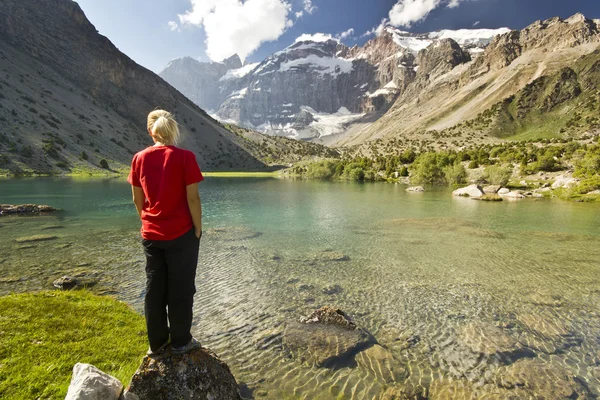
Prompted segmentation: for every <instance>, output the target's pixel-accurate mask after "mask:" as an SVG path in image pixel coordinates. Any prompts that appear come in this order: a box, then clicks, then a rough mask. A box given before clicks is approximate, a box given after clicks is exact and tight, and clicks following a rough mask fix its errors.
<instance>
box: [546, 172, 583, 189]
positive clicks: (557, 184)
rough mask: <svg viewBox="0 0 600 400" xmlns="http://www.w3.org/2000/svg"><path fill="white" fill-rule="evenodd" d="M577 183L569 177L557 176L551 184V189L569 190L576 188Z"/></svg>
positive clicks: (577, 180) (575, 179)
mask: <svg viewBox="0 0 600 400" xmlns="http://www.w3.org/2000/svg"><path fill="white" fill-rule="evenodd" d="M578 183H579V179H577V178H573V177H570V176H562V175H561V176H558V177H556V180H555V181H554V183H553V184H552V189H560V188H565V189H569V188H572V187H574V186H576V185H577V184H578Z"/></svg>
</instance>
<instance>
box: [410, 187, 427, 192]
mask: <svg viewBox="0 0 600 400" xmlns="http://www.w3.org/2000/svg"><path fill="white" fill-rule="evenodd" d="M406 191H407V192H413V193H420V192H424V191H425V189H424V188H423V186H413V187H409V188H408V189H406Z"/></svg>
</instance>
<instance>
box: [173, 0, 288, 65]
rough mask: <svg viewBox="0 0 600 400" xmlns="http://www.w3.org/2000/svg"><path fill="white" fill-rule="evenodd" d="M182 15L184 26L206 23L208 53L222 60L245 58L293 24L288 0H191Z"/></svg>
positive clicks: (214, 59) (216, 59) (180, 16)
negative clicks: (231, 57)
mask: <svg viewBox="0 0 600 400" xmlns="http://www.w3.org/2000/svg"><path fill="white" fill-rule="evenodd" d="M190 1H191V5H192V9H191V10H190V11H188V12H186V13H185V14H182V15H179V21H180V23H181V24H182V25H196V26H203V27H204V31H205V32H206V54H208V56H209V57H210V59H211V60H213V61H221V60H223V59H225V58H227V57H230V56H231V55H233V54H236V53H237V54H238V55H239V56H240V58H242V59H245V58H246V57H247V56H248V55H250V54H252V52H254V51H255V50H256V49H257V48H258V47H259V46H260V45H261V44H262V43H263V42H269V41H272V40H277V39H278V38H279V37H280V36H281V35H282V34H283V33H284V32H285V31H286V29H287V28H289V27H290V26H292V25H293V22H292V20H290V19H289V18H288V16H289V14H290V13H291V6H290V4H289V3H288V2H287V1H286V0H246V1H244V2H242V1H241V0H190Z"/></svg>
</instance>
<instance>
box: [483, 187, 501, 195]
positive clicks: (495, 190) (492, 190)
mask: <svg viewBox="0 0 600 400" xmlns="http://www.w3.org/2000/svg"><path fill="white" fill-rule="evenodd" d="M501 188H502V186H500V185H489V186H486V187H484V188H483V193H485V194H497V193H498V191H499V190H500V189H501Z"/></svg>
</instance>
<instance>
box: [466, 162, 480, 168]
mask: <svg viewBox="0 0 600 400" xmlns="http://www.w3.org/2000/svg"><path fill="white" fill-rule="evenodd" d="M467 167H468V168H469V169H475V168H479V163H478V162H477V161H475V160H473V161H471V162H470V163H469V165H468V166H467Z"/></svg>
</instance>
